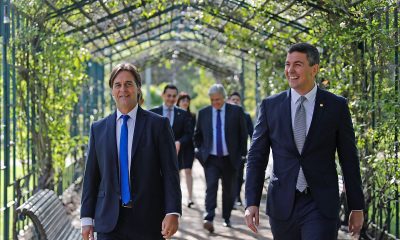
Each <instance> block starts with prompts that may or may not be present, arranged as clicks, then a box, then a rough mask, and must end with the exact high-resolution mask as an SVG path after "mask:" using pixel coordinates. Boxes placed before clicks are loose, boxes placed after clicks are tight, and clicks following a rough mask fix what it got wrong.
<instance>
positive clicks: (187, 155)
mask: <svg viewBox="0 0 400 240" xmlns="http://www.w3.org/2000/svg"><path fill="white" fill-rule="evenodd" d="M176 105H177V106H178V107H180V108H182V109H183V110H185V111H188V112H189V114H190V115H191V121H192V127H193V132H194V127H195V126H196V115H195V114H194V113H191V112H190V96H189V94H187V93H185V92H181V93H180V94H179V96H178V101H177V103H176ZM192 137H193V136H192ZM181 151H182V160H181V161H180V162H179V169H180V170H184V171H185V176H186V186H187V190H188V202H187V206H188V207H189V208H192V207H193V205H194V202H193V198H192V197H193V177H192V166H193V160H194V144H193V141H190V142H189V143H188V144H186V145H183V146H182V147H181Z"/></svg>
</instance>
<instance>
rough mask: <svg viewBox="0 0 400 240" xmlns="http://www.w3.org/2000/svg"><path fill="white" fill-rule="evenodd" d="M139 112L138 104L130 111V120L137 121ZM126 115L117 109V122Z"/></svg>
mask: <svg viewBox="0 0 400 240" xmlns="http://www.w3.org/2000/svg"><path fill="white" fill-rule="evenodd" d="M137 110H138V104H136V106H135V107H134V108H133V109H132V110H131V111H130V112H128V114H127V115H129V117H130V118H132V119H136V115H137ZM122 115H124V114H122V113H121V112H120V111H119V109H117V120H118V119H119V118H120V117H121V116H122Z"/></svg>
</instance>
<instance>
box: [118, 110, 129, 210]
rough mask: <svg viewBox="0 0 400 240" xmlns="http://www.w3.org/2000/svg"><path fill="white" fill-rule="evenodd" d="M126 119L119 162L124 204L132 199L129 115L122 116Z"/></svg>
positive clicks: (123, 126)
mask: <svg viewBox="0 0 400 240" xmlns="http://www.w3.org/2000/svg"><path fill="white" fill-rule="evenodd" d="M121 117H122V118H123V120H124V122H123V123H122V127H121V136H120V139H119V164H120V177H121V179H120V180H121V181H120V183H121V184H120V185H121V200H122V203H123V204H128V203H129V201H130V199H131V193H130V189H129V171H128V166H129V165H128V124H127V122H128V119H129V115H122V116H121Z"/></svg>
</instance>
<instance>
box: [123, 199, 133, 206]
mask: <svg viewBox="0 0 400 240" xmlns="http://www.w3.org/2000/svg"><path fill="white" fill-rule="evenodd" d="M121 207H124V208H132V207H133V203H132V200H130V201H129V202H128V203H126V204H125V203H122V202H121Z"/></svg>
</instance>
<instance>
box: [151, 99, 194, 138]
mask: <svg viewBox="0 0 400 240" xmlns="http://www.w3.org/2000/svg"><path fill="white" fill-rule="evenodd" d="M150 111H151V112H154V113H157V114H159V115H161V116H162V115H163V106H159V107H156V108H153V109H150ZM172 130H173V133H174V137H175V141H179V142H180V143H181V144H183V145H186V144H188V143H189V142H190V141H192V136H193V126H192V120H191V116H190V114H189V113H188V112H187V111H185V110H183V109H181V108H179V107H176V106H174V123H173V124H172Z"/></svg>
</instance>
